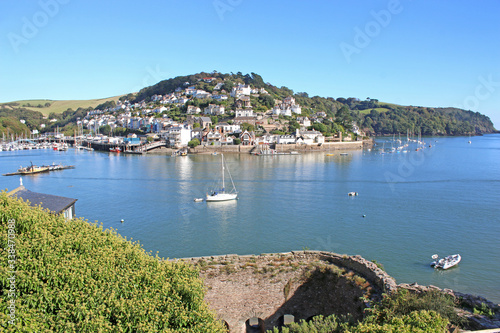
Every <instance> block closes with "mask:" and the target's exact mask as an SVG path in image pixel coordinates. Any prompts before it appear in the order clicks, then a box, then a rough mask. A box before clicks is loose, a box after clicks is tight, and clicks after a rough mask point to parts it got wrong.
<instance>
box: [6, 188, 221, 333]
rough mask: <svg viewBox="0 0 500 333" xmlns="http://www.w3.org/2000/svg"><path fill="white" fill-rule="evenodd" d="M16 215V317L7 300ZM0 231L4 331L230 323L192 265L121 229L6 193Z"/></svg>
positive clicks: (196, 327) (197, 328)
mask: <svg viewBox="0 0 500 333" xmlns="http://www.w3.org/2000/svg"><path fill="white" fill-rule="evenodd" d="M12 220H14V221H15V233H16V234H15V238H14V240H15V247H14V248H15V255H16V259H15V271H16V273H15V289H16V290H15V292H16V294H17V298H16V299H15V318H16V321H15V325H11V324H9V323H8V321H9V320H10V318H9V314H10V313H11V312H10V310H9V309H8V307H7V305H8V304H9V301H10V300H11V299H12V297H10V296H9V289H11V281H9V280H7V278H8V277H10V276H11V275H12V274H11V273H10V271H11V268H10V267H9V265H8V261H7V258H8V251H7V249H8V242H7V239H8V237H7V236H8V222H9V221H12ZM10 226H12V223H11V224H10ZM0 234H1V235H0V255H1V258H2V260H1V264H0V265H1V266H0V275H1V280H0V283H1V288H2V294H1V298H2V300H1V302H0V331H6V332H160V331H161V332H224V331H225V330H224V328H223V326H222V324H221V323H220V322H218V321H216V319H215V316H214V314H213V313H211V312H210V311H209V309H208V307H207V305H206V304H205V303H204V301H203V296H204V290H203V283H202V282H201V280H200V279H199V277H198V274H197V272H196V271H195V270H194V269H193V268H192V267H191V266H189V265H187V264H184V263H172V262H165V261H160V260H159V258H158V257H153V256H151V255H150V254H147V253H145V251H144V250H143V248H142V247H141V246H140V245H139V244H137V243H131V242H130V241H127V240H125V239H124V238H122V237H121V236H119V235H118V234H117V233H116V231H113V230H103V228H102V226H96V225H95V224H89V223H88V222H86V221H83V220H80V219H77V220H71V221H65V220H64V218H63V217H60V216H54V215H52V214H49V213H47V212H46V211H43V210H42V209H40V208H36V209H34V208H31V207H29V206H28V205H27V204H26V203H24V202H23V201H20V200H16V199H13V198H10V197H7V195H6V194H5V193H1V194H0Z"/></svg>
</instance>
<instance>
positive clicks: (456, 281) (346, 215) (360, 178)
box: [0, 135, 500, 302]
mask: <svg viewBox="0 0 500 333" xmlns="http://www.w3.org/2000/svg"><path fill="white" fill-rule="evenodd" d="M436 140H437V142H436ZM426 141H427V142H428V143H431V144H432V146H433V147H432V148H426V149H425V150H422V151H419V152H416V151H415V150H414V149H412V150H411V151H409V152H408V153H407V154H403V153H398V154H380V153H379V152H378V151H377V150H376V148H377V147H375V149H373V150H372V151H367V150H358V151H349V155H348V156H339V154H338V152H337V153H336V154H335V156H332V157H328V156H325V153H311V154H302V155H297V156H293V155H291V156H274V157H262V156H261V157H258V156H250V155H229V154H228V155H225V157H226V160H227V163H228V166H229V169H230V170H231V174H232V176H233V178H234V180H235V183H236V187H237V189H238V192H239V196H240V199H239V200H238V201H234V202H225V203H205V202H203V203H195V202H193V199H194V198H196V197H203V196H204V195H205V193H206V192H207V191H208V190H209V189H210V188H211V186H212V185H213V184H214V181H215V180H217V179H218V178H219V172H220V171H219V166H220V156H213V155H197V156H188V157H171V156H165V155H145V156H131V155H120V156H119V155H116V154H108V153H102V152H86V151H76V150H69V151H67V152H55V151H50V150H33V151H18V152H0V171H1V173H6V172H12V171H15V170H16V169H17V168H18V167H19V166H20V165H23V166H25V165H28V164H29V163H30V161H33V163H35V164H50V163H53V162H55V163H64V164H74V165H76V168H75V169H72V170H64V171H59V172H52V173H48V174H40V175H36V176H26V177H24V178H23V182H24V185H25V186H26V188H28V189H30V190H32V191H36V192H44V193H49V194H55V195H62V196H67V197H72V198H76V199H78V201H77V203H76V212H77V215H78V216H82V217H84V218H86V219H88V220H89V221H91V222H93V221H96V220H98V221H99V222H102V223H103V225H104V226H105V227H113V228H115V229H117V230H118V232H119V233H120V234H122V235H123V236H126V237H127V238H133V240H138V241H140V243H141V244H142V245H143V246H144V248H145V249H146V250H147V251H152V252H153V253H155V252H156V251H158V252H159V255H160V256H163V257H170V258H174V257H190V256H203V255H216V254H228V253H237V254H250V253H253V254H259V253H264V252H286V251H290V250H301V249H303V248H309V249H314V250H327V251H333V252H337V253H347V254H360V255H362V256H363V257H365V258H367V259H369V260H372V259H375V260H377V261H379V262H381V263H382V264H383V265H384V266H385V269H386V270H387V272H388V273H389V274H390V275H392V276H393V277H395V278H396V280H397V282H398V283H403V282H409V283H411V282H418V283H419V284H433V285H436V286H439V287H441V288H451V289H455V290H458V291H462V292H467V293H472V294H479V295H483V296H485V297H487V298H489V299H491V300H492V301H496V302H500V282H499V281H500V242H499V238H500V218H499V216H500V135H486V136H483V137H473V138H472V144H468V143H467V141H468V138H465V137H453V138H426ZM383 142H385V147H386V148H389V147H390V146H391V142H390V140H389V139H379V140H377V143H378V146H382V144H383ZM0 179H1V187H2V188H3V189H4V188H8V189H9V190H10V189H13V188H15V187H17V186H18V185H19V177H2V178H0ZM351 191H356V192H358V193H359V196H357V197H348V196H347V193H348V192H351ZM363 215H366V216H365V217H363ZM121 219H124V220H125V222H124V223H120V220H121ZM434 253H438V254H440V255H448V254H454V253H460V254H461V255H462V262H461V263H460V264H459V266H458V267H455V268H453V269H450V270H447V271H434V270H433V269H432V268H430V267H429V262H430V261H431V258H430V257H431V255H432V254H434Z"/></svg>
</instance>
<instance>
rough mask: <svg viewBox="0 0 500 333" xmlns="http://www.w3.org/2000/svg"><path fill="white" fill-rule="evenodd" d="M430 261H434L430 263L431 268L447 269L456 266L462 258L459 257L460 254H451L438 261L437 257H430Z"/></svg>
mask: <svg viewBox="0 0 500 333" xmlns="http://www.w3.org/2000/svg"><path fill="white" fill-rule="evenodd" d="M432 259H434V261H433V262H431V266H432V267H434V268H441V269H448V268H451V267H453V266H455V265H457V264H458V263H459V262H460V260H462V257H461V256H460V254H452V255H449V256H446V257H444V258H441V259H439V256H438V255H437V254H435V255H433V256H432Z"/></svg>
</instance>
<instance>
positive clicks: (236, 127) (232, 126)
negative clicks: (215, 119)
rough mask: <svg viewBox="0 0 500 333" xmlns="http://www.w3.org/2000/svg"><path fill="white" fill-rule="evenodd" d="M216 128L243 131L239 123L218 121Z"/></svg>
mask: <svg viewBox="0 0 500 333" xmlns="http://www.w3.org/2000/svg"><path fill="white" fill-rule="evenodd" d="M215 129H217V130H222V132H224V133H228V134H232V133H241V126H240V125H239V124H228V123H218V124H217V125H215Z"/></svg>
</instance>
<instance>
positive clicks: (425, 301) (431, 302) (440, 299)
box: [367, 289, 463, 326]
mask: <svg viewBox="0 0 500 333" xmlns="http://www.w3.org/2000/svg"><path fill="white" fill-rule="evenodd" d="M454 306H455V304H454V299H453V297H452V296H450V295H447V294H444V293H443V292H441V291H439V290H435V291H428V292H425V293H411V292H409V291H408V290H405V289H400V290H398V292H396V293H394V294H392V295H390V296H388V295H385V296H384V298H383V299H382V301H381V302H379V303H378V304H376V305H375V306H374V307H373V308H371V309H367V310H368V311H369V312H371V316H370V317H369V318H370V320H371V321H375V322H377V323H384V322H388V321H390V320H392V318H394V317H400V316H406V315H409V314H411V313H412V312H414V311H421V310H426V311H434V312H436V313H438V314H439V315H440V316H441V317H443V318H445V319H446V320H448V321H450V322H451V323H453V324H455V325H457V326H460V325H461V324H463V319H462V318H460V317H459V316H458V315H457V313H456V312H455V307H454Z"/></svg>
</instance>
